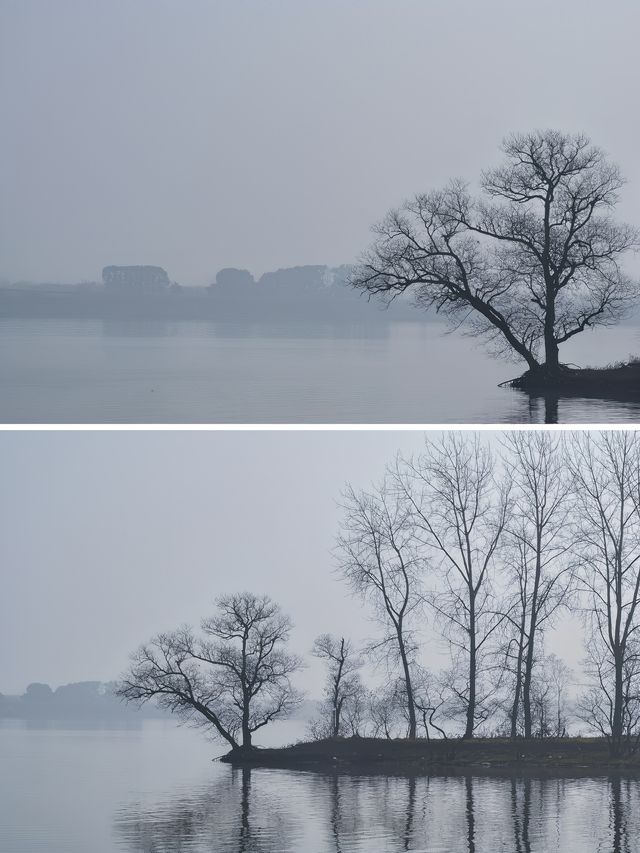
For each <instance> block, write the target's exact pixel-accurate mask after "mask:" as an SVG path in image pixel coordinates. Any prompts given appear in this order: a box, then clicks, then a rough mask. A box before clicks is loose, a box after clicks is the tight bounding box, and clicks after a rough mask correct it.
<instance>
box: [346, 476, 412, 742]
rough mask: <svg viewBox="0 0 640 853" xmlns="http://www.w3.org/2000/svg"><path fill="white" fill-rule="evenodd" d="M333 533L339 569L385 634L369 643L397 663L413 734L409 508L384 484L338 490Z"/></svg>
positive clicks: (410, 530)
mask: <svg viewBox="0 0 640 853" xmlns="http://www.w3.org/2000/svg"><path fill="white" fill-rule="evenodd" d="M343 510H344V516H343V522H342V530H341V533H340V535H339V537H338V547H337V559H338V566H339V570H340V571H341V573H342V575H343V577H344V578H345V579H346V580H347V582H348V583H349V585H350V586H351V589H352V590H353V591H354V593H356V594H357V595H359V596H361V597H362V598H363V599H367V600H369V601H370V602H371V603H372V604H373V606H374V610H375V614H376V617H377V618H378V620H379V621H380V623H381V624H382V625H383V626H384V627H385V629H386V631H385V634H384V636H383V638H382V640H380V641H379V642H376V643H375V644H374V648H375V651H377V652H380V651H382V652H383V653H385V655H386V656H387V657H389V656H390V657H391V658H392V659H393V660H394V661H398V662H399V664H400V670H401V673H402V683H403V686H404V693H405V704H406V709H407V716H408V720H409V726H408V734H409V737H410V738H415V736H416V710H415V701H414V694H413V681H412V668H413V666H414V663H415V642H414V631H413V617H414V616H415V614H416V612H417V610H418V609H419V607H420V605H421V603H422V591H421V574H422V559H421V556H420V553H419V548H418V544H419V543H418V541H417V539H416V531H415V526H414V524H413V521H412V517H411V512H410V509H409V508H408V507H407V506H406V504H405V503H403V502H402V501H398V500H397V498H396V496H395V495H394V494H393V493H392V492H390V491H389V489H388V487H387V484H386V483H383V484H382V485H381V486H380V487H379V488H378V489H376V490H374V491H370V492H365V491H362V492H358V493H357V492H355V491H354V489H353V488H351V487H348V488H347V490H346V491H345V492H344V494H343Z"/></svg>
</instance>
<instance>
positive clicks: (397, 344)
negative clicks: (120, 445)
mask: <svg viewBox="0 0 640 853" xmlns="http://www.w3.org/2000/svg"><path fill="white" fill-rule="evenodd" d="M638 352H640V330H639V329H638V327H637V326H632V325H624V326H620V327H618V328H615V329H601V330H598V331H597V332H594V333H585V334H583V335H577V336H576V338H574V339H573V340H572V341H571V342H570V344H569V345H568V346H567V348H566V358H567V360H568V361H571V362H575V363H578V364H580V365H582V366H586V365H589V364H593V363H594V362H595V363H599V364H602V363H607V362H613V361H618V360H626V359H628V357H629V355H630V354H634V353H638ZM595 353H597V355H596V354H595ZM521 372H522V365H517V364H513V363H509V362H507V363H504V362H501V361H499V360H496V359H494V358H492V357H491V356H490V355H489V354H487V352H486V350H485V349H484V348H483V346H482V345H481V344H479V343H478V342H477V341H473V340H471V339H469V338H468V337H465V336H463V335H462V334H461V333H460V332H453V333H452V334H449V335H448V334H446V327H445V326H444V324H442V323H435V322H424V321H423V322H415V323H413V322H402V323H389V324H385V323H380V324H378V325H373V326H368V327H367V326H358V325H355V324H344V325H339V324H338V325H329V324H325V325H317V324H311V323H307V324H294V325H287V324H276V323H272V324H266V323H263V324H253V325H248V324H236V323H224V324H213V323H210V324H206V323H188V322H185V323H179V322H173V323H172V322H160V321H158V322H149V321H130V322H127V321H122V320H120V321H98V320H17V319H16V320H10V319H0V421H4V422H7V423H209V422H213V423H472V424H473V423H516V424H517V423H544V421H545V418H546V417H547V414H548V411H549V407H548V406H547V405H545V401H544V400H543V399H541V398H530V397H529V395H527V394H525V393H523V392H519V391H514V390H510V389H506V388H499V387H498V384H499V383H500V382H502V381H505V380H508V379H511V378H513V377H515V376H518V375H519V374H520V373H521ZM553 411H554V415H555V417H554V420H552V421H551V422H555V421H556V420H557V421H558V422H559V423H590V422H591V423H622V422H637V420H638V418H639V417H640V400H639V399H637V398H636V399H635V400H633V401H626V402H625V401H619V400H615V399H613V400H606V399H605V400H602V399H597V398H594V399H585V398H563V399H561V400H560V401H559V402H557V405H556V408H555V409H554V410H553Z"/></svg>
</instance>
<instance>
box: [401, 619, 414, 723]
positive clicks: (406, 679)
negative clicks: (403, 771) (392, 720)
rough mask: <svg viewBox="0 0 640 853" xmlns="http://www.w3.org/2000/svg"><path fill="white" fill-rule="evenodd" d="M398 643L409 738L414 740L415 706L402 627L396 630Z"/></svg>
mask: <svg viewBox="0 0 640 853" xmlns="http://www.w3.org/2000/svg"><path fill="white" fill-rule="evenodd" d="M398 645H399V646H400V659H401V660H402V670H403V672H404V683H405V689H406V692H407V710H408V712H409V738H410V739H412V740H414V739H415V737H416V731H417V726H416V706H415V703H414V701H413V687H412V684H411V672H410V670H409V661H408V660H407V653H406V651H405V647H404V637H403V636H402V628H400V629H399V630H398Z"/></svg>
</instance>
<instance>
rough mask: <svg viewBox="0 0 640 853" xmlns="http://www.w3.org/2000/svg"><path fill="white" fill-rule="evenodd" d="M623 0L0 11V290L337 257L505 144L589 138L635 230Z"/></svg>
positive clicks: (305, 2)
mask: <svg viewBox="0 0 640 853" xmlns="http://www.w3.org/2000/svg"><path fill="white" fill-rule="evenodd" d="M639 28H640V4H638V2H637V0H611V2H608V3H602V2H600V0H562V2H557V0H537V2H535V3H531V2H528V0H527V2H525V0H482V2H478V0H393V2H384V3H383V2H379V0H359V2H358V0H351V2H345V0H322V2H318V1H317V0H273V2H264V0H226V2H225V1H224V0H189V2H186V3H179V2H176V0H136V1H135V2H132V0H109V2H105V0H55V2H51V0H3V2H2V4H1V5H0V116H1V120H2V133H1V134H0V186H1V194H0V258H1V259H2V260H1V262H0V279H2V278H5V279H9V280H18V279H26V280H40V281H64V280H66V281H79V280H82V279H88V280H95V279H97V278H98V277H99V275H100V271H101V269H102V267H103V266H104V265H106V264H159V265H161V266H164V267H165V268H166V269H167V271H168V273H169V275H170V277H171V278H172V279H175V280H178V281H179V282H181V283H183V284H204V283H207V282H208V281H210V280H211V279H212V277H213V275H214V274H215V271H216V270H217V269H219V268H220V267H222V266H241V267H247V268H249V269H250V270H251V271H252V272H253V273H254V274H256V275H259V274H260V273H262V272H263V271H265V270H269V269H274V268H277V267H279V266H289V265H293V264H304V263H328V264H339V263H348V262H351V261H353V260H354V259H355V257H356V256H357V254H358V253H359V252H360V251H361V250H362V249H363V248H364V247H365V245H366V244H367V243H368V241H369V226H370V224H371V223H372V222H373V221H375V220H376V219H378V218H379V217H380V216H381V215H382V214H383V213H384V212H385V211H386V209H387V208H388V207H389V206H392V205H394V204H397V203H399V202H401V201H402V200H403V199H404V198H405V197H406V196H408V195H411V194H412V193H414V192H415V191H418V190H424V189H428V188H429V187H431V186H437V185H440V184H442V183H443V182H444V181H446V180H447V179H448V178H449V177H451V176H456V175H459V176H461V177H464V178H468V179H474V178H476V177H477V175H478V172H479V170H480V169H481V168H482V167H484V166H490V165H492V164H493V163H495V161H496V159H497V157H498V155H497V150H496V149H497V145H498V143H499V141H500V139H501V138H502V137H503V136H504V135H505V134H506V133H508V132H510V131H513V130H528V129H531V128H536V127H548V126H554V127H558V128H560V129H563V130H566V131H578V130H580V131H585V132H587V133H588V134H589V135H591V137H592V139H593V140H594V141H595V142H597V143H598V144H599V145H601V146H603V147H604V148H605V149H606V150H607V151H608V152H609V153H610V154H611V155H612V156H613V157H614V159H615V160H616V161H618V162H619V163H620V165H621V166H622V169H623V171H624V173H625V174H626V176H627V177H628V178H629V181H630V183H629V185H628V186H627V187H626V189H625V191H624V196H623V201H622V204H621V207H620V212H621V214H622V215H623V216H624V217H626V218H627V219H629V220H631V221H634V222H636V223H638V222H639V221H640V162H639V159H638V154H637V144H638V138H639V137H640V112H639V111H638V109H637V73H636V63H637V60H636V54H637V39H638V31H639Z"/></svg>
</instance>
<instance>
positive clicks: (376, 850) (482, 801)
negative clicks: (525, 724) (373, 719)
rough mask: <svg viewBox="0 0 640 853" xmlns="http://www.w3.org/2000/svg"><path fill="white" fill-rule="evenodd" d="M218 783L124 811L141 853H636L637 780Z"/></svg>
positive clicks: (121, 827) (290, 777)
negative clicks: (415, 852) (433, 851)
mask: <svg viewBox="0 0 640 853" xmlns="http://www.w3.org/2000/svg"><path fill="white" fill-rule="evenodd" d="M217 774H218V778H217V780H216V781H215V782H213V783H211V784H208V785H206V786H202V787H200V788H196V789H195V790H194V791H190V792H186V793H183V792H178V794H177V795H173V796H167V797H164V798H162V800H161V801H159V802H157V803H155V804H153V805H148V804H142V803H131V804H130V805H129V806H128V807H127V808H126V809H122V810H121V811H120V812H119V813H118V815H117V817H116V822H115V831H116V834H117V836H118V837H119V840H120V842H121V844H123V845H124V847H125V849H128V850H130V851H132V853H133V852H134V851H135V853H174V852H175V851H179V850H189V851H193V853H201V851H202V853H204V851H211V850H215V851H216V852H217V853H261V851H265V853H266V851H269V853H272V851H274V850H279V851H287V853H289V851H290V852H291V853H293V851H298V850H313V851H314V853H353V851H356V850H357V851H360V850H364V849H366V850H368V851H371V853H382V851H384V853H395V851H411V850H425V849H427V850H431V849H438V850H441V851H450V853H481V851H488V850H510V851H514V853H603V852H604V851H607V853H609V851H611V853H634V851H635V850H638V849H640V848H639V847H638V844H637V842H636V839H637V837H638V817H639V815H640V782H639V781H638V780H637V779H620V778H615V777H612V778H610V779H604V778H597V779H593V778H592V779H566V780H562V779H531V778H513V779H511V778H491V777H480V776H454V777H443V776H440V777H437V776H433V777H429V776H419V775H418V776H416V775H410V776H395V777H393V776H366V775H363V776H355V775H346V774H342V775H341V774H338V773H336V774H319V773H318V774H316V773H311V772H308V773H292V772H287V771H266V770H253V771H251V770H249V769H243V770H232V769H231V768H225V769H224V771H222V768H218V771H217Z"/></svg>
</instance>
